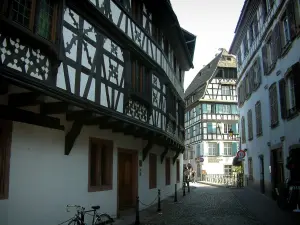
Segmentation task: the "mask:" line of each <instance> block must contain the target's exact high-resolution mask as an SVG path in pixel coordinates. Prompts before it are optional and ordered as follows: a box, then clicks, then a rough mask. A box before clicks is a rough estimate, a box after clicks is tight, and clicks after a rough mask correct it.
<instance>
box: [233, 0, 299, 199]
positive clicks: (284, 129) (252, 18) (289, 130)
mask: <svg viewBox="0 0 300 225" xmlns="http://www.w3.org/2000/svg"><path fill="white" fill-rule="evenodd" d="M299 28H300V2H299V1H298V0H289V1H284V0H263V1H258V0H257V1H245V4H244V6H243V9H242V13H241V16H240V18H239V21H238V24H237V27H236V31H235V37H234V40H233V42H232V45H231V48H230V53H232V54H235V55H237V60H238V66H237V70H238V81H237V86H238V101H239V103H238V104H239V109H240V126H241V142H242V146H241V148H242V149H244V150H247V152H246V153H247V156H246V159H245V167H244V168H245V174H246V175H248V177H249V182H248V184H249V185H250V186H251V187H253V188H254V189H256V190H257V191H260V192H261V193H265V194H267V195H270V196H271V195H272V196H273V197H275V196H276V195H275V190H276V188H278V187H279V186H280V185H282V184H283V183H284V182H285V180H286V179H287V178H289V177H290V171H289V170H287V169H286V163H287V157H288V156H289V154H290V151H295V152H298V153H299V151H300V149H299V148H300V147H299V134H298V129H299V128H298V127H299V125H300V117H299V110H300V93H299V90H300V79H299V77H300V63H299V60H300V52H299V49H300V39H299V33H300V29H299Z"/></svg>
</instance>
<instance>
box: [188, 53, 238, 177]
mask: <svg viewBox="0 0 300 225" xmlns="http://www.w3.org/2000/svg"><path fill="white" fill-rule="evenodd" d="M220 50H221V52H220V53H218V54H216V56H215V58H214V59H212V61H211V62H209V63H208V64H207V65H206V66H204V67H203V68H202V69H201V70H200V71H199V72H198V74H197V75H196V76H195V78H194V80H193V81H192V82H191V84H190V85H189V87H188V88H187V89H186V91H185V102H186V106H187V107H186V112H185V137H186V141H185V146H186V150H185V152H184V156H183V159H184V164H186V165H187V164H190V166H192V167H193V169H194V170H195V171H196V172H197V175H196V178H197V179H200V177H201V174H226V175H230V174H232V172H233V170H232V169H233V168H232V162H233V158H234V156H236V153H237V149H238V146H239V130H238V121H239V116H238V109H237V94H236V85H235V83H236V79H237V74H236V59H235V57H234V56H233V55H231V54H228V52H227V51H226V50H225V49H220ZM201 161H202V162H201Z"/></svg>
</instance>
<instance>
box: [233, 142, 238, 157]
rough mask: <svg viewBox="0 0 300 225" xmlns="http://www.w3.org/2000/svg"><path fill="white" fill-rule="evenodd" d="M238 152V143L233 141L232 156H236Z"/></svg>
mask: <svg viewBox="0 0 300 225" xmlns="http://www.w3.org/2000/svg"><path fill="white" fill-rule="evenodd" d="M236 153H237V143H236V142H232V156H236Z"/></svg>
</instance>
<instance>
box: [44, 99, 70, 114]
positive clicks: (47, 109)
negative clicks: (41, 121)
mask: <svg viewBox="0 0 300 225" xmlns="http://www.w3.org/2000/svg"><path fill="white" fill-rule="evenodd" d="M68 107H69V105H68V103H66V102H49V103H42V104H41V105H40V112H41V114H43V115H51V114H62V113H66V112H67V111H68Z"/></svg>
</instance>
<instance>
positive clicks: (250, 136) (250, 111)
mask: <svg viewBox="0 0 300 225" xmlns="http://www.w3.org/2000/svg"><path fill="white" fill-rule="evenodd" d="M247 117H248V140H252V139H253V123H252V110H251V109H250V110H248V113H247Z"/></svg>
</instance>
